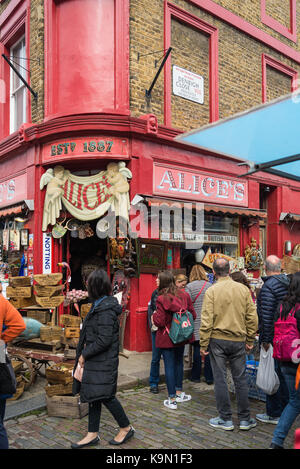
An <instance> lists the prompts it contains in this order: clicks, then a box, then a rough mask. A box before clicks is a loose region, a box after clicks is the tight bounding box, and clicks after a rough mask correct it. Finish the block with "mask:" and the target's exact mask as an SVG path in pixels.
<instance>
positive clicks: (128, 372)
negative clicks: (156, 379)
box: [5, 351, 188, 420]
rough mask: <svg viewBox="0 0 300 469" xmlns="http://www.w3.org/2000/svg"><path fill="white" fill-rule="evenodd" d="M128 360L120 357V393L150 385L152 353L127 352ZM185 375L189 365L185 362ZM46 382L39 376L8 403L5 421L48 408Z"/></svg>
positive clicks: (162, 366) (162, 377) (162, 370)
mask: <svg viewBox="0 0 300 469" xmlns="http://www.w3.org/2000/svg"><path fill="white" fill-rule="evenodd" d="M126 354H127V355H128V358H125V357H124V356H122V355H120V356H119V359H120V363H119V375H118V391H122V390H125V389H132V388H134V387H136V386H139V385H148V383H149V371H150V364H151V357H152V352H143V353H140V352H130V351H126ZM185 369H186V370H185V375H186V374H187V373H188V365H187V363H186V361H185ZM160 374H161V380H162V381H163V380H164V364H163V360H161V369H160ZM45 386H46V380H45V379H44V378H41V377H40V376H37V378H36V381H35V383H34V384H32V385H31V387H30V388H29V389H28V390H27V391H25V392H24V393H23V395H22V396H21V397H20V398H19V399H18V400H17V401H7V406H6V413H5V420H9V419H11V418H15V417H18V416H20V415H22V414H24V413H27V412H31V411H33V410H38V409H43V408H44V407H46V393H45V390H44V388H45Z"/></svg>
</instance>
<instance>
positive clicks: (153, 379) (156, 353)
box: [149, 332, 162, 387]
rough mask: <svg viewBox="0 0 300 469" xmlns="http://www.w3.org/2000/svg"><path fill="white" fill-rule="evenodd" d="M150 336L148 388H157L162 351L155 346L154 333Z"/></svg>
mask: <svg viewBox="0 0 300 469" xmlns="http://www.w3.org/2000/svg"><path fill="white" fill-rule="evenodd" d="M151 336H152V360H151V367H150V377H149V384H150V387H152V386H153V387H154V386H158V383H159V368H160V357H161V354H162V351H161V349H160V348H157V347H156V345H155V338H156V332H151Z"/></svg>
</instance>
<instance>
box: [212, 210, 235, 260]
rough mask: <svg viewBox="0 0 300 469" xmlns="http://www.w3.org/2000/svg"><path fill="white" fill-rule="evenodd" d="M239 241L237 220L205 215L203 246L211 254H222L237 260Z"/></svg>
mask: <svg viewBox="0 0 300 469" xmlns="http://www.w3.org/2000/svg"><path fill="white" fill-rule="evenodd" d="M238 239H239V219H238V218H237V217H224V216H221V215H216V214H214V215H211V214H207V213H206V214H205V216H204V246H205V247H206V248H207V249H208V248H210V250H211V252H212V253H216V252H219V253H222V254H226V256H230V257H233V258H237V257H238V255H239V252H238V247H239V245H238Z"/></svg>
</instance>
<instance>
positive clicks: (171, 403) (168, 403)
mask: <svg viewBox="0 0 300 469" xmlns="http://www.w3.org/2000/svg"><path fill="white" fill-rule="evenodd" d="M164 405H165V406H166V407H168V408H169V409H172V410H176V409H177V402H176V401H172V400H171V399H167V400H165V401H164Z"/></svg>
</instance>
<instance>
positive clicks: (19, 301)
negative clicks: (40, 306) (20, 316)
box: [9, 295, 36, 309]
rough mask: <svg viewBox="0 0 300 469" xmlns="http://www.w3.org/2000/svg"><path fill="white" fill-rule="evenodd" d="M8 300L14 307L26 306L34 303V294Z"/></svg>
mask: <svg viewBox="0 0 300 469" xmlns="http://www.w3.org/2000/svg"><path fill="white" fill-rule="evenodd" d="M9 302H10V303H11V304H12V305H13V306H14V307H15V308H16V309H21V308H28V307H30V306H35V305H36V300H35V296H34V295H32V296H31V298H10V300H9Z"/></svg>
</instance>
